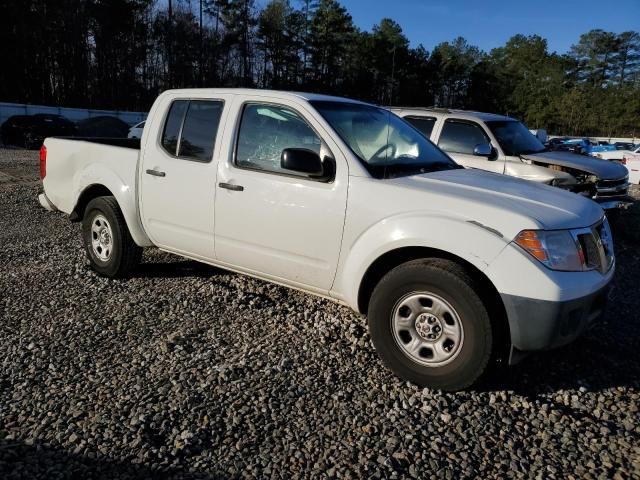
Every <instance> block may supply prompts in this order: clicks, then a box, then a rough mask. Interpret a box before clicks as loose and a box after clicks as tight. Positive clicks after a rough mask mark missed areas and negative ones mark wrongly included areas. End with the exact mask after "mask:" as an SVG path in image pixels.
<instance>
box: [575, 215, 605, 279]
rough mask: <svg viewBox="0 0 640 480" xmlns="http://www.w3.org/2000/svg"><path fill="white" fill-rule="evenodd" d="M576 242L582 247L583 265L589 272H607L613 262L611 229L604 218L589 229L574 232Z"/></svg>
mask: <svg viewBox="0 0 640 480" xmlns="http://www.w3.org/2000/svg"><path fill="white" fill-rule="evenodd" d="M576 240H577V241H578V243H579V244H580V246H581V247H582V253H583V254H584V259H585V264H586V266H587V268H588V269H589V270H599V271H600V272H602V273H605V272H608V271H609V269H610V268H611V266H612V265H613V262H614V254H613V242H612V240H611V229H610V228H609V222H608V221H607V219H606V218H605V219H604V220H603V221H601V222H598V223H597V224H596V225H594V226H593V227H591V228H585V229H583V230H580V231H578V232H576Z"/></svg>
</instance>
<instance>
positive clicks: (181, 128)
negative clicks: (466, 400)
mask: <svg viewBox="0 0 640 480" xmlns="http://www.w3.org/2000/svg"><path fill="white" fill-rule="evenodd" d="M140 145H143V146H144V147H143V148H142V149H140ZM41 176H42V177H43V186H44V193H43V194H41V195H40V197H39V200H40V203H41V204H42V205H43V206H44V207H46V208H48V209H58V210H61V211H63V212H65V213H68V214H70V216H71V218H72V219H73V220H77V221H82V233H83V241H84V245H85V248H86V251H87V255H88V258H89V261H90V263H91V265H92V267H93V268H94V269H95V270H96V271H97V272H98V273H100V274H102V275H105V276H109V277H117V276H124V275H127V274H129V273H130V272H131V270H132V269H133V268H134V267H135V265H136V263H137V262H138V261H139V260H140V255H141V247H147V246H157V247H159V248H160V249H162V250H166V251H168V252H172V253H176V254H179V255H182V256H185V257H189V258H192V259H195V260H199V261H203V262H206V263H210V264H213V265H217V266H219V267H221V268H227V269H230V270H234V271H238V272H242V273H246V274H249V275H253V276H256V277H259V278H263V279H265V280H269V281H272V282H276V283H279V284H283V285H287V286H290V287H294V288H298V289H301V290H304V291H306V292H309V293H313V294H316V295H321V296H324V297H327V298H331V299H333V300H335V301H338V302H340V303H343V304H345V305H348V306H350V307H351V308H353V309H354V310H356V311H358V312H361V313H363V314H367V315H368V321H369V328H370V333H371V338H372V339H373V343H374V345H375V346H376V349H377V351H378V353H379V355H380V357H381V358H382V360H383V362H384V363H385V364H386V365H387V366H388V367H389V368H390V369H391V370H393V371H394V372H395V373H396V374H398V375H399V376H400V377H402V378H404V379H406V380H409V381H412V382H415V383H417V384H419V385H423V386H430V387H436V388H442V389H448V390H455V389H460V388H464V387H466V386H468V385H471V384H472V383H473V382H475V381H476V380H477V379H478V378H479V376H480V375H481V374H482V372H483V371H484V369H485V367H486V365H487V364H488V362H489V360H490V358H491V357H492V356H496V355H502V354H504V355H505V356H507V355H508V357H509V360H510V361H511V362H514V361H516V359H517V358H518V356H519V353H518V352H523V351H533V350H540V349H545V348H549V347H553V346H558V345H563V344H565V343H567V342H570V341H572V340H573V339H575V338H576V336H578V335H579V334H580V333H581V332H582V331H583V330H584V329H585V328H586V327H587V326H588V325H589V324H590V323H592V322H594V321H595V320H596V319H597V318H598V317H599V315H600V314H601V313H602V311H603V306H604V300H605V298H606V291H607V285H608V284H609V282H610V281H611V278H612V276H613V272H614V263H615V261H614V255H613V249H612V243H611V235H610V230H609V226H608V223H607V221H606V218H605V217H604V215H603V211H602V209H601V208H600V207H599V206H598V205H597V204H595V203H594V202H592V201H590V200H587V199H585V198H582V197H580V196H578V195H574V194H571V193H567V192H565V191H562V190H560V189H557V188H552V187H549V186H547V185H540V184H535V183H532V182H526V181H522V180H518V179H515V178H509V177H507V176H504V175H495V174H492V173H489V172H483V171H480V170H467V169H464V168H461V167H460V166H459V165H457V164H456V163H455V162H454V161H452V160H451V158H450V157H448V156H447V155H446V154H445V153H443V152H442V151H441V150H439V149H438V148H437V147H436V146H434V145H433V144H432V143H431V142H429V141H427V139H426V138H425V137H424V136H423V135H422V134H421V133H419V132H418V131H417V130H416V129H414V128H413V127H411V126H410V125H409V124H408V123H406V122H404V121H403V120H402V119H400V118H399V117H397V116H395V115H393V114H391V113H390V112H389V111H387V110H384V109H382V108H379V107H376V106H372V105H368V104H364V103H360V102H355V101H350V100H346V99H341V98H335V97H327V96H322V95H315V94H300V93H285V92H274V91H265V90H242V89H240V90H234V89H203V90H178V91H169V92H165V93H164V94H162V95H161V96H160V97H158V99H157V100H156V102H155V104H154V106H153V108H152V109H151V112H150V113H149V117H148V120H147V124H146V126H145V128H144V132H143V136H142V140H141V141H135V140H127V139H123V140H111V139H99V140H97V142H93V141H88V140H86V139H85V140H74V139H56V138H49V139H47V140H46V142H45V145H44V147H43V148H42V150H41ZM347 193H348V195H347ZM248 321H249V319H248Z"/></svg>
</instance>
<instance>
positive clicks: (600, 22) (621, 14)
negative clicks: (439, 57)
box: [292, 0, 640, 53]
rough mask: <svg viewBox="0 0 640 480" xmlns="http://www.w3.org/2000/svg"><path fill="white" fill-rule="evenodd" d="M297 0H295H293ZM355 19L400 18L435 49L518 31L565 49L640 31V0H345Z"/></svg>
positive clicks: (368, 23) (483, 44)
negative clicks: (595, 33) (583, 39)
mask: <svg viewBox="0 0 640 480" xmlns="http://www.w3.org/2000/svg"><path fill="white" fill-rule="evenodd" d="M292 3H293V2H292ZM340 3H341V4H342V5H344V6H345V7H346V8H347V10H348V11H349V13H350V14H351V16H352V17H353V20H354V23H355V24H356V25H357V26H358V27H359V28H361V29H363V30H371V28H372V27H373V25H375V24H376V23H378V22H379V21H380V20H381V19H382V18H384V17H389V18H391V19H393V20H395V21H396V22H398V23H399V24H400V26H401V27H402V29H403V31H404V33H405V35H406V36H407V38H409V41H410V42H411V46H413V47H416V46H418V45H419V44H422V45H423V46H424V47H425V48H426V49H427V50H429V51H431V50H432V49H433V47H434V46H435V45H437V44H438V43H440V42H444V41H448V40H453V39H454V38H456V37H458V36H462V37H464V38H466V39H467V41H468V42H469V43H471V44H472V45H476V46H478V47H480V48H481V49H482V50H485V51H489V50H491V49H492V48H494V47H499V46H502V45H504V44H505V43H506V41H507V40H508V39H509V38H510V37H512V36H513V35H515V34H517V33H522V34H524V35H533V34H538V35H540V36H542V37H544V38H546V39H547V41H548V45H549V51H551V52H553V51H556V52H558V53H565V52H567V51H568V50H569V48H571V45H572V44H574V43H577V41H578V39H579V38H580V35H581V34H583V33H586V32H588V31H589V30H592V29H594V28H601V29H603V30H606V31H609V32H615V33H620V32H624V31H626V30H635V31H640V0H609V1H603V0H599V1H597V0H555V1H550V0H511V1H509V0H475V1H474V0H342V1H340Z"/></svg>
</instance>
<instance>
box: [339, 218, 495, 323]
mask: <svg viewBox="0 0 640 480" xmlns="http://www.w3.org/2000/svg"><path fill="white" fill-rule="evenodd" d="M507 244H508V240H507V239H505V238H504V237H503V236H502V233H500V232H499V231H497V230H494V229H492V228H491V227H489V226H485V225H482V224H480V223H479V222H475V221H473V220H466V219H463V218H451V217H444V216H439V215H438V214H435V213H434V214H431V215H425V214H421V215H415V214H405V215H399V216H397V217H394V218H387V219H383V220H381V221H379V222H378V223H376V224H374V225H372V226H371V227H370V228H368V229H367V230H365V231H364V232H363V233H362V234H361V235H360V236H359V237H357V238H356V239H355V241H354V242H352V244H351V245H350V246H347V248H345V249H344V250H343V251H344V252H346V255H345V256H344V260H341V262H340V264H341V267H340V268H339V270H338V274H337V276H336V281H335V282H334V288H333V290H332V293H333V294H335V296H336V297H338V298H339V299H340V300H342V301H344V302H345V303H347V304H348V305H349V306H351V307H352V308H353V309H354V310H356V311H358V309H359V308H358V293H359V290H360V285H361V283H362V280H363V278H364V276H365V274H366V272H367V270H368V269H369V267H370V266H371V265H372V264H373V263H374V262H375V261H376V260H377V259H378V258H380V257H381V256H382V255H384V254H385V253H388V252H391V251H393V250H397V249H400V248H405V247H426V248H432V249H437V250H441V251H443V252H446V253H448V254H450V255H454V256H456V257H459V258H461V259H463V260H465V261H467V262H469V263H470V264H472V265H473V266H475V267H476V268H477V269H478V270H480V271H484V270H485V269H486V268H487V266H488V265H489V264H490V263H491V261H492V260H493V259H495V258H496V256H497V255H498V254H499V253H500V252H501V251H502V250H503V249H504V248H505V246H506V245H507Z"/></svg>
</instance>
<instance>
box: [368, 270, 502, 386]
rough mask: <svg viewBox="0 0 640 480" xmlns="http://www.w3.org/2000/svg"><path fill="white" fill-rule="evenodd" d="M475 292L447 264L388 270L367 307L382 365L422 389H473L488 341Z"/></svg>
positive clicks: (486, 354) (488, 331) (482, 309)
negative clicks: (471, 387) (470, 387)
mask: <svg viewBox="0 0 640 480" xmlns="http://www.w3.org/2000/svg"><path fill="white" fill-rule="evenodd" d="M478 291H480V290H479V289H478V288H477V287H476V285H475V282H474V281H473V279H472V278H471V277H470V276H469V275H468V274H467V273H466V271H465V270H464V269H463V268H462V267H461V266H460V265H458V264H457V263H455V262H451V261H448V260H442V259H421V260H414V261H411V262H407V263H404V264H402V265H400V266H398V267H396V268H394V269H393V270H391V271H390V272H389V273H388V274H387V275H385V276H384V277H383V279H382V280H381V281H380V283H379V284H378V285H377V286H376V288H375V289H374V291H373V294H372V298H371V303H370V306H369V329H370V333H371V338H372V340H373V343H374V345H375V347H376V350H377V352H378V354H379V356H380V358H381V359H382V361H383V363H384V364H385V365H386V366H387V367H389V368H390V369H391V370H392V371H393V372H394V373H395V374H397V375H398V376H399V377H401V378H403V379H405V380H409V381H411V382H414V383H416V384H418V385H420V386H422V387H431V388H439V389H443V390H460V389H463V388H466V387H468V386H470V385H471V384H473V383H474V382H475V381H476V380H477V379H478V378H479V377H480V376H481V375H482V373H483V372H484V370H485V368H486V366H487V363H488V362H489V358H490V356H491V351H492V340H493V335H492V329H491V322H490V319H489V314H488V312H487V309H486V307H485V305H484V303H483V302H482V300H481V298H480V296H479V294H478V293H477V292H478Z"/></svg>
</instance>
